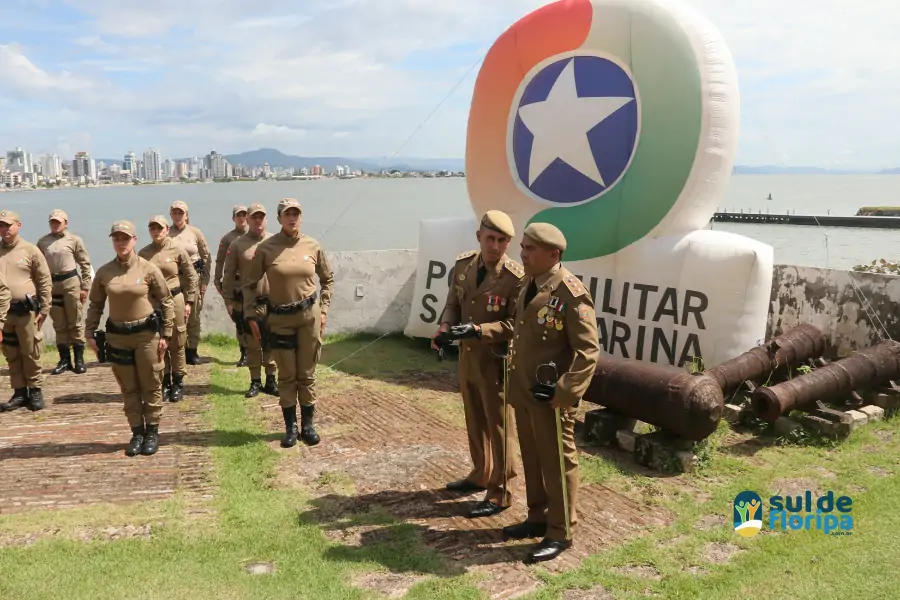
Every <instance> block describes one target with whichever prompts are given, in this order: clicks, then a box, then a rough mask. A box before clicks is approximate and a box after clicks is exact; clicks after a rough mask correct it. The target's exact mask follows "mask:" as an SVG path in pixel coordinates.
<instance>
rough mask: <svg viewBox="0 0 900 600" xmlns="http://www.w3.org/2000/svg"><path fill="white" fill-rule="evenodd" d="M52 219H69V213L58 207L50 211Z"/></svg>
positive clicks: (60, 220) (61, 220)
mask: <svg viewBox="0 0 900 600" xmlns="http://www.w3.org/2000/svg"><path fill="white" fill-rule="evenodd" d="M49 220H50V221H59V222H60V223H62V222H63V221H68V220H69V215H67V214H66V213H65V212H63V211H61V210H59V209H58V208H57V209H56V210H54V211H52V212H51V213H50V219H49Z"/></svg>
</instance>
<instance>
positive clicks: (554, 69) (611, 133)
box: [512, 56, 640, 205]
mask: <svg viewBox="0 0 900 600" xmlns="http://www.w3.org/2000/svg"><path fill="white" fill-rule="evenodd" d="M570 63H573V64H572V68H573V69H574V80H575V90H576V93H577V98H579V99H581V98H632V99H633V100H632V101H630V102H627V103H625V104H624V106H621V108H618V109H616V110H615V111H614V112H612V114H610V115H609V116H607V117H606V118H605V119H603V120H602V121H600V122H599V123H597V124H596V125H595V126H593V127H592V128H591V129H589V130H588V131H587V133H586V134H585V135H586V137H587V142H588V144H587V145H584V144H583V140H565V142H566V144H565V145H566V146H567V147H569V148H577V145H578V144H579V143H580V144H581V145H582V146H584V148H585V151H584V152H583V154H584V156H581V157H580V159H581V161H582V166H584V161H591V162H593V164H594V165H596V171H594V173H593V176H591V174H585V173H583V172H582V171H581V170H579V169H578V168H576V167H574V166H572V165H570V164H568V163H567V162H565V161H564V160H563V159H561V158H560V157H556V158H555V159H554V160H553V161H552V162H551V163H550V164H549V166H547V167H546V168H545V169H544V170H543V171H542V172H541V173H540V174H539V175H538V176H537V177H536V178H535V179H534V181H533V182H531V183H530V184H529V181H530V168H531V154H532V151H533V150H534V148H535V145H534V143H535V136H534V134H532V132H531V131H530V130H529V129H528V127H527V126H526V124H525V122H524V121H523V119H522V116H521V109H522V108H523V107H526V106H529V105H532V104H535V103H539V102H545V101H546V100H547V98H548V97H549V96H550V92H551V90H553V88H554V85H556V84H557V82H558V81H559V82H560V84H561V85H564V86H565V85H567V81H565V80H564V78H562V77H561V75H563V71H564V70H565V69H566V67H567V66H569V64H570ZM567 75H570V74H567ZM570 82H571V80H568V83H569V87H570ZM557 93H563V94H564V93H565V90H562V89H561V90H558V92H557ZM573 101H576V102H577V100H574V99H573ZM638 102H639V100H638V98H637V94H636V93H635V85H634V81H633V80H632V78H631V76H630V75H629V74H628V73H627V72H626V71H625V70H624V69H622V67H620V66H619V65H618V64H616V63H615V62H613V61H611V60H609V59H606V58H603V57H600V56H574V57H572V56H569V57H566V58H563V59H560V60H558V61H554V62H552V63H550V64H548V65H547V66H545V67H544V68H542V69H541V70H540V71H538V72H537V73H536V74H535V75H534V77H532V79H531V81H530V82H528V84H527V86H526V87H525V89H524V91H523V92H522V96H521V98H520V99H519V103H518V106H517V107H516V118H515V122H514V124H513V134H512V153H513V159H514V163H515V170H516V176H517V177H518V179H519V182H520V183H521V184H522V185H523V186H525V188H527V189H528V190H529V191H531V193H532V194H534V195H535V196H537V197H539V198H541V199H543V200H545V201H547V202H551V203H553V204H562V205H571V204H577V203H580V202H584V201H586V200H590V199H592V198H595V197H597V196H600V195H602V194H603V193H605V192H606V191H608V190H610V189H611V188H612V187H614V186H615V184H616V183H617V182H618V181H619V180H620V179H621V178H622V175H623V174H624V173H625V171H626V170H627V168H628V165H629V164H630V162H631V158H632V156H633V155H634V151H635V149H636V147H637V144H636V142H637V138H638V131H639V128H640V121H639V106H638ZM562 118H564V117H562ZM538 143H541V141H540V140H538ZM588 154H589V156H588ZM586 170H588V171H590V169H589V168H588V169H586ZM597 173H599V175H600V176H601V177H600V179H601V180H602V183H601V182H600V181H597V178H596V175H597Z"/></svg>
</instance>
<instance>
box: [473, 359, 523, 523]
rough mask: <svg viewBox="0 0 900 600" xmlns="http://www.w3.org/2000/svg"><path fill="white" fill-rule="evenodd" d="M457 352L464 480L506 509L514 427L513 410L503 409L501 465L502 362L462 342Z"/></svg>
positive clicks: (512, 474) (513, 474) (513, 471)
mask: <svg viewBox="0 0 900 600" xmlns="http://www.w3.org/2000/svg"><path fill="white" fill-rule="evenodd" d="M461 351H462V356H461V357H460V361H459V382H460V389H461V392H462V399H463V407H464V408H465V414H466V431H467V432H468V434H469V454H470V455H471V456H472V472H471V473H469V475H468V476H467V477H466V479H467V480H468V481H470V482H472V483H474V484H475V485H478V486H481V487H486V488H487V494H485V497H484V499H485V500H488V501H491V502H493V503H494V504H497V505H498V506H509V505H510V504H511V503H512V493H511V491H510V490H511V488H512V482H513V480H514V479H515V477H516V476H517V473H516V469H515V440H514V439H513V438H514V436H513V433H512V432H513V431H514V429H515V426H516V425H515V416H514V413H513V409H512V407H511V406H507V407H506V416H507V423H506V426H507V435H506V436H505V438H506V463H505V466H504V462H503V458H504V456H503V442H504V434H503V386H502V385H501V383H500V379H499V376H500V375H499V374H500V370H501V369H502V368H503V362H502V359H497V358H495V357H494V356H492V355H491V350H490V349H489V348H479V347H477V346H475V345H471V344H469V343H467V342H463V346H462V349H461ZM504 476H505V478H506V493H505V494H504V493H503V480H504Z"/></svg>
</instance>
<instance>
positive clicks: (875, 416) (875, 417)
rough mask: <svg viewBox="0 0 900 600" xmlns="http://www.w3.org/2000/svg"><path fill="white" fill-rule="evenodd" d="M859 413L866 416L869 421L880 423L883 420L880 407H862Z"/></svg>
mask: <svg viewBox="0 0 900 600" xmlns="http://www.w3.org/2000/svg"><path fill="white" fill-rule="evenodd" d="M859 412H861V413H863V414H864V415H866V417H868V419H869V421H880V420H882V419H883V418H884V409H883V408H881V407H880V406H863V407H862V408H860V409H859Z"/></svg>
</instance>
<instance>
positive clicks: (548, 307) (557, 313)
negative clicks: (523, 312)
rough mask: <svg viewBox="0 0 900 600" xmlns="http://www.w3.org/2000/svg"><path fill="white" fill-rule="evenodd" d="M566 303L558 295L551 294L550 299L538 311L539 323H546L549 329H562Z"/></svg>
mask: <svg viewBox="0 0 900 600" xmlns="http://www.w3.org/2000/svg"><path fill="white" fill-rule="evenodd" d="M565 311H566V303H565V302H563V301H562V300H560V299H559V298H558V297H557V296H550V300H549V301H548V302H547V304H545V305H544V306H543V307H541V310H539V311H538V314H537V316H538V319H537V322H538V325H544V326H546V327H547V329H556V330H557V331H562V329H563V317H564V316H565Z"/></svg>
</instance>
